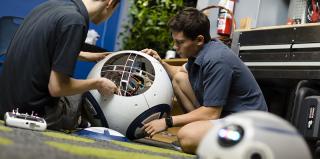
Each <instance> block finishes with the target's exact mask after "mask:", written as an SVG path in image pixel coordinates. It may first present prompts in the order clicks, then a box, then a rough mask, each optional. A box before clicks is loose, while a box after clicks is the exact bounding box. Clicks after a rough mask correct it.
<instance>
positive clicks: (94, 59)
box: [79, 51, 110, 62]
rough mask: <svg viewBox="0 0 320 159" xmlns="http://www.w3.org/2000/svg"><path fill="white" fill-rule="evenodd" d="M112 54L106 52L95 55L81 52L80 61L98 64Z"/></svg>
mask: <svg viewBox="0 0 320 159" xmlns="http://www.w3.org/2000/svg"><path fill="white" fill-rule="evenodd" d="M109 54H110V53H108V52H104V53H93V52H83V51H81V52H80V54H79V59H80V60H82V61H88V62H98V61H100V60H102V59H104V58H105V57H106V56H107V55H109Z"/></svg>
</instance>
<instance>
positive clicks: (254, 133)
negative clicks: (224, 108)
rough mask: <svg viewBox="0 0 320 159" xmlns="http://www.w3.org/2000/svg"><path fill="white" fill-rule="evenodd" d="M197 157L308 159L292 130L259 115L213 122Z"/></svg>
mask: <svg viewBox="0 0 320 159" xmlns="http://www.w3.org/2000/svg"><path fill="white" fill-rule="evenodd" d="M197 155H198V156H199V158H200V159H231V158H237V159H289V158H290V159H302V158H303V159H311V154H310V151H309V149H308V146H307V144H306V142H305V141H304V139H303V138H302V137H301V136H300V134H299V133H298V131H297V130H296V129H295V128H294V127H293V126H291V125H290V124H289V123H288V122H287V121H285V120H283V119H281V118H280V117H277V116H276V115H273V114H271V113H267V112H262V111H247V112H241V113H236V114H233V115H230V116H228V117H226V118H224V119H221V120H218V121H217V122H215V123H214V127H213V128H212V129H211V130H210V131H209V132H208V133H207V134H206V136H205V137H204V138H203V139H202V141H201V143H200V145H199V147H198V149H197Z"/></svg>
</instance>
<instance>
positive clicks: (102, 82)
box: [97, 77, 118, 96]
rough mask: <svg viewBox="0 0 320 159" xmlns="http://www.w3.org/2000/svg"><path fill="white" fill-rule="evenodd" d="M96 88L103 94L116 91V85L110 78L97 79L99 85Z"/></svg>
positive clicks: (110, 93) (115, 92)
mask: <svg viewBox="0 0 320 159" xmlns="http://www.w3.org/2000/svg"><path fill="white" fill-rule="evenodd" d="M97 89H98V91H99V93H100V94H102V95H104V96H111V95H113V94H117V93H118V88H117V86H116V85H115V84H114V83H113V82H112V81H111V80H109V79H107V78H103V77H102V78H100V79H99V85H98V88H97Z"/></svg>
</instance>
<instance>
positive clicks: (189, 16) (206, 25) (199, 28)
mask: <svg viewBox="0 0 320 159" xmlns="http://www.w3.org/2000/svg"><path fill="white" fill-rule="evenodd" d="M168 27H169V29H170V30H171V31H174V32H183V34H184V35H185V36H186V37H187V38H190V39H192V40H194V39H195V38H196V37H197V36H198V35H202V36H204V40H205V43H207V42H209V41H210V40H211V37H210V21H209V19H208V17H207V16H206V15H205V14H203V13H202V12H200V11H199V10H198V9H196V8H193V7H187V8H185V9H183V10H182V11H180V12H179V13H178V14H177V15H175V16H174V17H172V18H171V19H170V20H169V22H168Z"/></svg>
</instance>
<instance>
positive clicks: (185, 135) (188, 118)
mask: <svg viewBox="0 0 320 159" xmlns="http://www.w3.org/2000/svg"><path fill="white" fill-rule="evenodd" d="M168 26H169V28H170V30H171V32H172V37H173V40H174V48H175V49H176V51H177V52H178V53H179V54H180V56H181V57H184V58H188V62H187V63H186V64H185V65H183V66H182V67H181V66H180V67H179V66H171V65H169V64H167V63H165V62H163V61H161V59H160V57H159V55H158V53H157V52H156V51H154V50H152V49H144V50H142V51H143V52H145V53H147V54H149V55H151V56H153V57H155V58H156V59H158V60H159V61H160V62H161V63H162V65H163V66H164V67H165V69H166V70H167V72H168V74H169V76H170V78H171V79H172V83H173V88H174V92H175V95H176V97H177V98H178V100H179V102H180V103H181V105H182V106H183V108H184V109H185V110H186V111H187V113H186V114H183V115H177V116H172V117H167V118H165V119H158V120H154V121H151V122H149V123H147V124H145V125H144V130H145V131H146V133H147V134H149V135H150V136H153V135H154V134H156V133H158V132H161V131H164V130H165V129H166V128H168V127H172V126H183V127H182V128H181V129H180V130H179V132H178V139H179V142H180V144H181V147H182V149H183V150H184V151H185V152H188V153H195V150H196V148H197V146H198V144H199V142H200V141H201V139H202V137H203V136H204V135H205V133H206V132H207V131H208V130H209V129H210V128H211V127H212V126H214V120H217V119H219V118H222V117H225V116H227V115H228V114H232V113H236V112H239V111H246V110H261V111H267V105H266V102H265V99H264V97H263V94H262V92H261V90H260V88H259V86H258V84H257V82H256V80H255V79H254V77H253V75H252V73H251V72H250V70H249V69H248V67H246V66H245V65H244V63H243V62H242V61H241V60H240V59H239V57H237V55H236V54H234V53H233V52H232V50H230V49H229V48H228V47H227V46H226V45H224V44H223V43H222V42H221V41H219V40H217V39H213V40H212V39H211V37H210V23H209V20H208V18H207V17H206V16H205V15H204V14H203V13H201V12H200V11H198V10H197V9H195V8H186V9H184V10H183V11H181V12H179V13H178V14H177V15H176V16H174V17H173V18H172V19H171V20H170V21H169V23H168Z"/></svg>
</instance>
